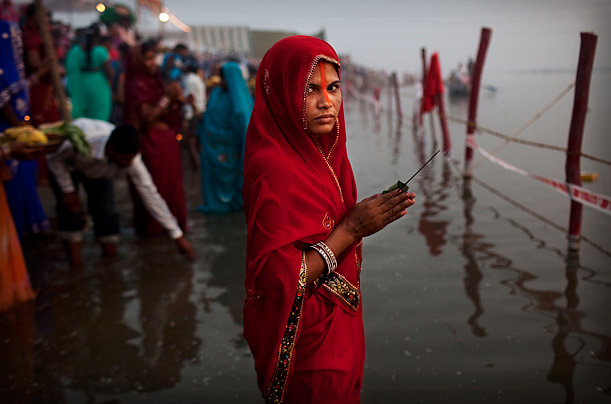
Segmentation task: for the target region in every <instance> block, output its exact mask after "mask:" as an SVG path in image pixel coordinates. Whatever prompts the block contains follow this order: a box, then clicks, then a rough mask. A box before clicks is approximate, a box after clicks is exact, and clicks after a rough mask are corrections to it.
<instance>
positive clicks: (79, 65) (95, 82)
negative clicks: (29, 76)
mask: <svg viewBox="0 0 611 404" xmlns="http://www.w3.org/2000/svg"><path fill="white" fill-rule="evenodd" d="M83 36H84V37H83V38H82V44H76V45H74V46H73V47H72V49H71V50H70V52H69V53H68V56H67V58H66V74H67V86H68V91H69V93H70V98H71V101H72V118H91V119H100V120H102V121H109V120H110V113H111V111H112V92H111V87H110V77H111V76H112V70H111V68H110V54H109V53H108V49H106V48H105V47H104V46H102V45H100V44H99V42H100V39H101V36H100V28H99V27H98V26H97V25H96V24H93V25H92V26H90V27H89V28H87V29H86V30H84V31H83Z"/></svg>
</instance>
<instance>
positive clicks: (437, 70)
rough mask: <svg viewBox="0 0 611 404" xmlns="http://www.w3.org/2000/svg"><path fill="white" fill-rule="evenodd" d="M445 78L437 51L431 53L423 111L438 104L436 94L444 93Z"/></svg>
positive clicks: (423, 96) (431, 108) (425, 84)
mask: <svg viewBox="0 0 611 404" xmlns="http://www.w3.org/2000/svg"><path fill="white" fill-rule="evenodd" d="M443 92H444V89H443V79H442V78H441V66H440V65H439V55H438V54H437V52H435V53H433V55H431V63H430V65H429V70H428V72H427V76H426V81H425V82H424V90H423V95H422V109H421V111H422V113H423V114H424V113H426V112H429V111H431V110H433V108H434V107H435V105H436V96H437V95H438V94H443Z"/></svg>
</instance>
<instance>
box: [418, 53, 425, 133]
mask: <svg viewBox="0 0 611 404" xmlns="http://www.w3.org/2000/svg"><path fill="white" fill-rule="evenodd" d="M420 56H421V57H422V80H421V81H420V83H421V90H422V95H423V96H424V83H425V82H426V74H427V73H426V48H424V47H422V48H420ZM418 110H419V111H420V117H419V125H420V127H422V125H423V124H424V122H423V120H422V116H423V115H424V113H422V97H420V106H419V108H418Z"/></svg>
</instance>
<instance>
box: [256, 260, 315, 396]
mask: <svg viewBox="0 0 611 404" xmlns="http://www.w3.org/2000/svg"><path fill="white" fill-rule="evenodd" d="M307 275H308V267H307V264H306V256H305V251H304V252H302V254H301V268H300V270H299V283H298V286H297V293H296V294H295V299H294V300H293V305H292V307H291V312H290V313H289V318H288V321H287V324H286V328H285V329H284V334H283V335H282V341H281V343H280V348H279V350H278V357H277V359H276V366H275V369H274V375H273V376H272V380H271V383H270V385H269V388H268V392H267V399H266V400H265V402H266V403H282V399H283V396H284V391H285V389H286V383H287V380H288V375H289V371H290V368H291V361H292V359H293V353H294V350H295V343H296V342H297V334H298V331H299V327H300V325H301V314H302V312H303V302H304V300H305V288H306V284H307Z"/></svg>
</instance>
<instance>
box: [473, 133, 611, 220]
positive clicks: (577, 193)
mask: <svg viewBox="0 0 611 404" xmlns="http://www.w3.org/2000/svg"><path fill="white" fill-rule="evenodd" d="M467 146H469V147H470V148H472V149H474V150H477V151H478V152H480V154H481V155H482V156H484V157H486V158H487V159H488V160H490V161H491V162H493V163H495V164H497V165H499V166H501V167H503V168H504V169H506V170H509V171H513V172H514V173H518V174H520V175H523V176H525V177H531V178H534V179H536V180H538V181H541V182H543V183H544V184H547V185H549V186H550V187H552V188H554V189H555V190H556V191H558V192H560V193H561V194H564V195H568V196H569V197H570V198H571V199H572V200H574V201H576V202H579V203H582V204H584V205H586V206H589V207H591V208H594V209H596V210H598V211H600V212H603V213H606V214H607V215H611V197H608V196H606V195H600V194H596V193H594V192H591V191H588V190H587V189H585V188H582V187H580V186H578V185H575V184H570V183H567V182H559V181H556V180H551V179H549V178H545V177H541V176H539V175H536V174H531V173H529V172H527V171H524V170H522V169H520V168H518V167H516V166H513V165H511V164H509V163H508V162H506V161H503V160H501V159H499V158H496V157H494V156H493V155H491V154H490V153H488V152H487V151H486V150H484V149H482V148H481V147H480V146H479V145H477V144H476V143H475V140H474V139H473V136H467Z"/></svg>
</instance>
